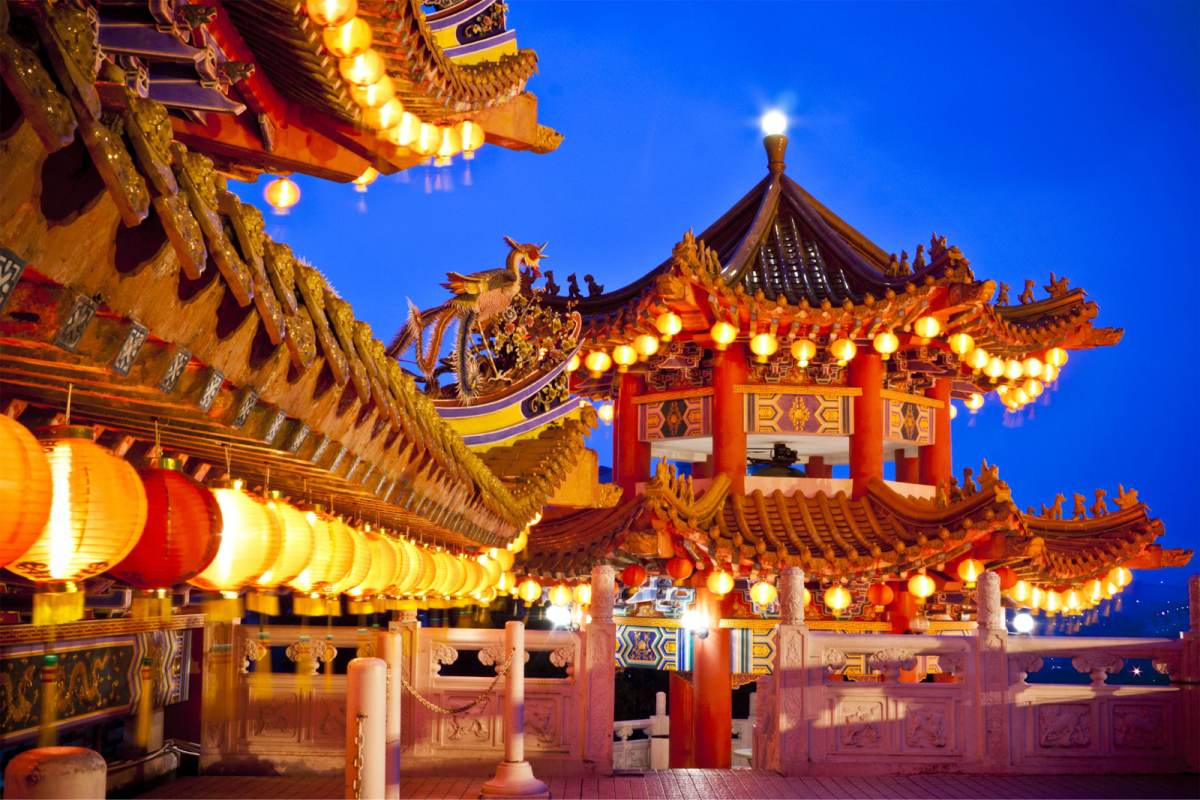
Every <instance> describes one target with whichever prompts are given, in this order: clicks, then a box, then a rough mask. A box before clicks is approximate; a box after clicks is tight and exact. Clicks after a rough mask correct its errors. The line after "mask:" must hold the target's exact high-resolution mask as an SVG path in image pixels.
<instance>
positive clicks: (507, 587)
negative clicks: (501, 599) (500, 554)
mask: <svg viewBox="0 0 1200 800" xmlns="http://www.w3.org/2000/svg"><path fill="white" fill-rule="evenodd" d="M516 585H517V576H516V575H513V574H512V573H511V572H504V573H501V575H500V580H499V581H497V582H496V588H497V589H499V590H500V591H502V592H504V593H505V594H508V593H510V592H512V590H513V589H514V588H515V587H516Z"/></svg>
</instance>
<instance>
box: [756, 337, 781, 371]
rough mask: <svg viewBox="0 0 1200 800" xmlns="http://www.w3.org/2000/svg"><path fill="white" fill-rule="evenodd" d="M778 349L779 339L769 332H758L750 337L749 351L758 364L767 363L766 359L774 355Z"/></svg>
mask: <svg viewBox="0 0 1200 800" xmlns="http://www.w3.org/2000/svg"><path fill="white" fill-rule="evenodd" d="M777 350H779V340H778V339H776V338H775V336H774V335H773V334H770V333H760V334H758V335H757V336H754V337H752V338H751V339H750V352H752V353H754V360H755V361H756V362H758V363H759V364H765V363H767V359H769V358H770V357H771V356H773V355H775V352H776V351H777Z"/></svg>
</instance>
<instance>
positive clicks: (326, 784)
mask: <svg viewBox="0 0 1200 800" xmlns="http://www.w3.org/2000/svg"><path fill="white" fill-rule="evenodd" d="M484 780H485V779H484V778H467V777H463V778H406V779H405V780H404V782H403V783H402V784H401V787H400V796H401V797H402V798H406V799H407V798H412V799H413V800H416V799H417V798H429V800H442V798H477V797H479V790H480V787H481V786H483V783H484ZM548 784H549V786H550V796H551V797H552V798H555V800H558V799H559V798H563V799H564V800H567V799H569V798H579V799H582V798H620V800H626V798H628V800H634V798H664V799H666V798H670V800H686V798H721V800H735V799H736V798H747V799H749V798H755V799H756V800H757V798H763V800H773V799H774V798H780V799H782V798H818V799H819V800H835V799H836V800H842V799H843V798H845V799H846V800H849V799H851V798H864V799H865V800H883V799H884V798H897V800H899V799H900V798H905V799H906V800H907V799H910V798H935V800H958V798H1060V799H1061V800H1068V798H1070V799H1072V800H1075V799H1079V800H1082V799H1083V798H1097V800H1099V798H1106V799H1107V798H1111V799H1112V800H1123V799H1124V798H1200V777H1198V776H1196V775H1024V776H977V775H914V776H906V777H881V778H867V777H863V778H783V777H781V776H779V775H776V774H774V773H770V772H755V771H752V770H748V769H736V770H708V769H704V770H701V769H674V770H646V771H644V772H631V773H622V774H618V775H615V776H613V777H611V778H557V779H551V780H550V781H548ZM343 786H344V784H343V780H342V778H341V777H340V776H338V777H332V778H265V777H229V776H212V777H209V776H202V777H189V778H179V779H178V780H175V781H172V782H171V783H168V784H165V785H163V786H161V787H159V788H158V789H156V790H154V791H152V792H149V793H148V794H144V795H142V797H144V798H155V799H156V800H193V799H195V800H273V799H274V798H280V799H281V800H304V799H305V798H316V799H317V800H338V799H339V798H342V797H344V796H345V795H344V788H343Z"/></svg>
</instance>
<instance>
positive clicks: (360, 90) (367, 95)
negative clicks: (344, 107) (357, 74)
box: [350, 75, 396, 108]
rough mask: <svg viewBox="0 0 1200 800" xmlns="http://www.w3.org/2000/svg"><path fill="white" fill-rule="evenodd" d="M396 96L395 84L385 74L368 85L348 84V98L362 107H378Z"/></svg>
mask: <svg viewBox="0 0 1200 800" xmlns="http://www.w3.org/2000/svg"><path fill="white" fill-rule="evenodd" d="M395 96H396V86H395V85H394V84H393V83H392V79H391V78H389V77H388V76H387V75H384V76H383V77H382V78H380V79H379V80H377V81H376V82H375V83H372V84H371V85H370V86H356V85H355V84H353V83H352V84H350V99H351V100H353V101H354V102H355V104H356V105H359V106H362V107H363V108H379V107H380V106H381V105H383V104H384V103H386V102H387V101H388V100H391V99H392V98H393V97H395Z"/></svg>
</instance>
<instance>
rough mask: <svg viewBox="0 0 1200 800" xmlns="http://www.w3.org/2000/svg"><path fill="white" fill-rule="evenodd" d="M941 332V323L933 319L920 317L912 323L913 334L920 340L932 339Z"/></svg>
mask: <svg viewBox="0 0 1200 800" xmlns="http://www.w3.org/2000/svg"><path fill="white" fill-rule="evenodd" d="M941 332H942V323H940V322H938V321H937V320H936V319H934V318H933V317H921V318H920V319H918V320H917V321H916V322H914V323H913V333H915V334H917V336H920V337H921V338H922V339H932V338H933V337H935V336H937V335H938V334H939V333H941Z"/></svg>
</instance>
